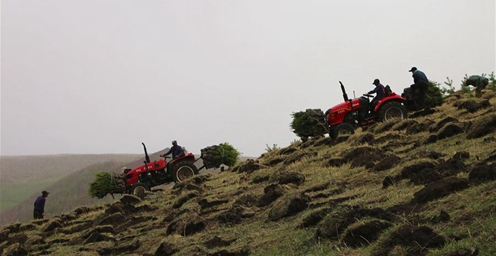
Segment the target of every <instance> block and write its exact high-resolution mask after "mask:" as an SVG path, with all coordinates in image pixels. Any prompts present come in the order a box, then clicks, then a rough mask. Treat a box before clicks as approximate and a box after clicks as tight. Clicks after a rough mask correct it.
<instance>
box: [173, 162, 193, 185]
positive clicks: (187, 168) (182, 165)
mask: <svg viewBox="0 0 496 256" xmlns="http://www.w3.org/2000/svg"><path fill="white" fill-rule="evenodd" d="M196 174H198V168H196V166H195V165H194V164H193V163H192V162H188V161H181V162H179V163H176V164H175V166H174V171H173V173H172V175H173V176H174V182H175V183H178V182H181V181H183V180H185V179H189V178H191V177H193V176H195V175H196Z"/></svg>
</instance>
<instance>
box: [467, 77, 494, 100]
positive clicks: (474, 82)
mask: <svg viewBox="0 0 496 256" xmlns="http://www.w3.org/2000/svg"><path fill="white" fill-rule="evenodd" d="M466 84H467V86H469V85H471V86H474V87H475V96H476V97H477V98H480V97H482V89H484V88H486V86H487V85H488V84H489V79H487V77H483V76H478V75H473V76H470V77H469V78H468V79H467V83H466Z"/></svg>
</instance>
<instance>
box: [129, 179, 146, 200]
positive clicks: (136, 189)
mask: <svg viewBox="0 0 496 256" xmlns="http://www.w3.org/2000/svg"><path fill="white" fill-rule="evenodd" d="M146 191H150V186H148V185H147V184H145V183H141V182H139V183H136V184H134V186H133V187H132V188H131V194H132V195H135V196H137V197H139V198H141V199H143V198H144V197H145V193H146Z"/></svg>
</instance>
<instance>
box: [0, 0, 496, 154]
mask: <svg viewBox="0 0 496 256" xmlns="http://www.w3.org/2000/svg"><path fill="white" fill-rule="evenodd" d="M495 13H496V8H495V1H494V0H417V1H411V0H409V1H406V0H378V1H366V0H347V1H345V0H340V1H334V0H326V1H313V0H312V1H308V0H306V1H304V0H301V1H292V0H279V1H272V0H260V1H259V0H249V1H242V0H235V1H234V0H215V1H214V0H211V1H207V0H202V1H200V0H196V1H182V0H177V1H165V0H161V1H126V0H114V1H106V0H103V1H76V0H72V1H67V0H63V1H62V0H58V1H34V0H33V1H22V0H2V1H1V15H2V17H1V152H0V154H1V155H33V154H59V153H140V152H142V148H141V142H144V143H146V144H147V147H148V151H149V152H154V151H158V150H161V149H163V148H165V147H169V146H170V141H171V140H173V139H176V140H178V142H179V144H180V145H182V146H185V147H186V148H187V149H188V150H190V151H192V152H193V153H200V149H201V148H204V147H207V146H210V145H214V144H219V143H222V142H229V143H231V144H232V145H233V146H234V147H235V148H237V149H238V150H239V151H241V152H242V153H243V155H245V156H258V155H260V154H261V153H263V152H265V149H266V144H269V145H271V146H272V145H273V144H277V145H278V146H280V147H285V146H287V145H289V144H290V143H291V142H292V141H293V140H295V139H297V137H296V136H295V135H294V134H293V132H292V131H291V129H290V127H289V124H290V122H291V120H292V118H291V113H293V112H298V111H302V110H305V109H307V108H321V109H322V110H323V111H325V110H326V109H327V108H329V107H331V106H333V105H335V104H338V103H340V102H341V101H342V100H343V99H342V95H341V91H340V88H339V81H342V82H343V83H344V84H345V85H346V87H347V90H348V93H349V95H352V93H353V91H355V92H356V94H357V95H359V94H362V93H364V92H367V91H369V90H371V89H372V88H373V85H372V81H373V80H374V79H375V78H379V79H381V81H382V82H383V84H385V85H386V84H389V85H390V86H391V87H392V89H393V91H396V92H399V93H401V92H402V90H403V88H405V87H407V86H409V85H410V84H411V83H412V78H411V73H409V72H408V70H409V69H410V67H412V66H416V67H417V68H418V69H420V70H422V71H424V72H425V73H426V74H427V76H428V78H429V79H431V80H434V81H437V82H439V83H441V84H442V83H443V82H444V81H446V77H450V78H451V79H453V80H454V84H455V85H456V87H457V88H458V89H459V84H460V81H461V79H462V78H463V77H464V75H465V74H469V75H470V74H481V73H490V72H492V71H495V70H496V69H495V58H496V56H495V48H496V43H495V37H496V36H495V34H496V29H495Z"/></svg>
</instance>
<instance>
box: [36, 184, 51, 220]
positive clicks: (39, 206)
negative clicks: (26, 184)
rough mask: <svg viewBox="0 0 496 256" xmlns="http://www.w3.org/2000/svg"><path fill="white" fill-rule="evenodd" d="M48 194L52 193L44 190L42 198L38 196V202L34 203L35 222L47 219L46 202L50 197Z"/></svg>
mask: <svg viewBox="0 0 496 256" xmlns="http://www.w3.org/2000/svg"><path fill="white" fill-rule="evenodd" d="M48 194H50V193H49V192H48V191H46V190H44V191H43V192H41V196H38V198H36V201H34V211H33V218H34V219H35V220H36V219H43V217H45V201H46V198H47V197H48Z"/></svg>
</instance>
